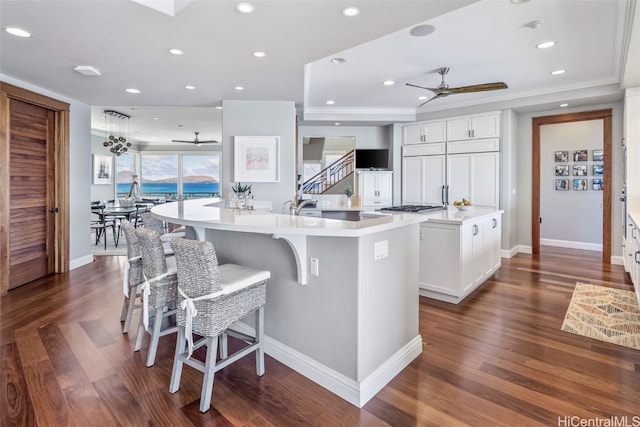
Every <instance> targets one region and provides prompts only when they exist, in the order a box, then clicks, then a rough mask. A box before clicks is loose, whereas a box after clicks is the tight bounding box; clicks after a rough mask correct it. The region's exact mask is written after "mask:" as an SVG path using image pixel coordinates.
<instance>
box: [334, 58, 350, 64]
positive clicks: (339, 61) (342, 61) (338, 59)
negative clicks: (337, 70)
mask: <svg viewBox="0 0 640 427" xmlns="http://www.w3.org/2000/svg"><path fill="white" fill-rule="evenodd" d="M331 62H333V63H334V64H343V63H345V62H347V60H346V59H344V58H333V59H332V60H331Z"/></svg>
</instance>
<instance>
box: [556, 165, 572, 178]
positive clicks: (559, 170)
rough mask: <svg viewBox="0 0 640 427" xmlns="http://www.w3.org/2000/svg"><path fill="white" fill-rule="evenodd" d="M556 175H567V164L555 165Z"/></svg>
mask: <svg viewBox="0 0 640 427" xmlns="http://www.w3.org/2000/svg"><path fill="white" fill-rule="evenodd" d="M556 176H569V165H556Z"/></svg>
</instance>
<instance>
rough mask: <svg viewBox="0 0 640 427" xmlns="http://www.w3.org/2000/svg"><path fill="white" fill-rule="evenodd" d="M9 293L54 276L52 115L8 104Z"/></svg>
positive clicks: (28, 106) (36, 108) (17, 103)
mask: <svg viewBox="0 0 640 427" xmlns="http://www.w3.org/2000/svg"><path fill="white" fill-rule="evenodd" d="M10 111H11V113H10V128H9V135H10V136H9V164H10V167H9V195H10V207H9V209H10V215H9V218H10V219H9V289H12V288H15V287H17V286H20V285H23V284H25V283H27V282H30V281H32V280H35V279H38V278H40V277H43V276H46V275H48V274H49V273H52V272H53V271H54V264H53V261H54V256H53V241H54V234H53V231H54V227H53V224H54V221H53V219H54V218H53V214H52V213H50V212H49V209H52V208H55V207H54V206H53V204H54V197H53V196H54V190H55V189H54V188H53V182H54V162H53V145H54V144H53V123H54V121H53V114H54V113H53V111H51V110H49V109H46V108H43V107H39V106H36V105H32V104H28V103H26V102H22V101H18V100H15V99H12V100H11V101H10Z"/></svg>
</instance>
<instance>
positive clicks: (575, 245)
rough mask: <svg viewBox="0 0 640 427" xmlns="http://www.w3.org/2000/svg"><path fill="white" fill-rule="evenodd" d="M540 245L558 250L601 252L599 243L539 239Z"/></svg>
mask: <svg viewBox="0 0 640 427" xmlns="http://www.w3.org/2000/svg"><path fill="white" fill-rule="evenodd" d="M540 244H541V245H545V246H555V247H558V248H570V249H582V250H585V251H597V252H602V245H601V244H599V243H586V242H573V241H571V240H557V239H540Z"/></svg>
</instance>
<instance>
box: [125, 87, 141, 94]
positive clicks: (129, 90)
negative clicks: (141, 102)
mask: <svg viewBox="0 0 640 427" xmlns="http://www.w3.org/2000/svg"><path fill="white" fill-rule="evenodd" d="M125 90H126V91H127V92H129V93H140V91H139V90H138V89H135V88H132V87H130V88H128V89H125Z"/></svg>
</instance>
